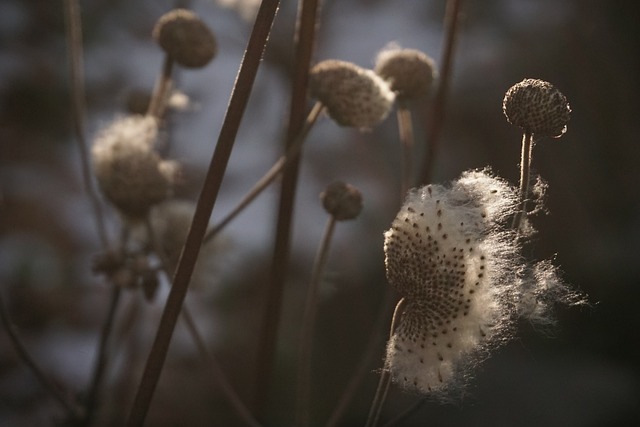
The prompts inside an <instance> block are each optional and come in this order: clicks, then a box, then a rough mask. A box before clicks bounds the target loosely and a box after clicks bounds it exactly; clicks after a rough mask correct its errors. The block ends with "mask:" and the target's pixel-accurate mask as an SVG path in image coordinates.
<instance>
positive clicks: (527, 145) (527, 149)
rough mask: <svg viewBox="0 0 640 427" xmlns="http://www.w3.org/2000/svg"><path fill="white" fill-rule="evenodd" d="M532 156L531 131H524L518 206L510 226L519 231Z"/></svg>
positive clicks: (524, 209) (529, 177) (524, 207)
mask: <svg viewBox="0 0 640 427" xmlns="http://www.w3.org/2000/svg"><path fill="white" fill-rule="evenodd" d="M532 156H533V133H531V132H528V131H526V132H524V134H523V135H522V151H521V153H520V192H519V195H520V202H519V204H520V206H518V212H517V213H516V215H515V217H514V218H513V224H512V225H511V227H512V228H513V229H514V230H516V231H519V230H520V227H522V219H523V218H524V215H526V210H527V199H528V197H529V185H530V180H531V158H532Z"/></svg>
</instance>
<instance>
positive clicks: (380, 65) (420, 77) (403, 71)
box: [374, 48, 437, 99]
mask: <svg viewBox="0 0 640 427" xmlns="http://www.w3.org/2000/svg"><path fill="white" fill-rule="evenodd" d="M374 70H375V72H376V73H377V74H378V75H379V76H380V77H382V78H383V79H384V80H386V81H387V82H388V83H389V85H390V86H391V90H393V91H394V92H395V93H396V94H397V95H398V97H399V98H406V99H410V98H419V97H421V96H424V95H425V94H427V93H428V92H429V90H430V89H431V86H432V85H433V81H434V80H435V78H436V75H437V72H436V68H435V65H434V61H433V59H431V58H430V57H429V56H428V55H426V54H425V53H423V52H421V51H419V50H416V49H397V48H393V49H385V50H383V51H382V52H380V53H379V54H378V57H377V58H376V65H375V68H374Z"/></svg>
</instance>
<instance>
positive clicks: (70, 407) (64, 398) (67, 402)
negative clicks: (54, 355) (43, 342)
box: [0, 292, 82, 420]
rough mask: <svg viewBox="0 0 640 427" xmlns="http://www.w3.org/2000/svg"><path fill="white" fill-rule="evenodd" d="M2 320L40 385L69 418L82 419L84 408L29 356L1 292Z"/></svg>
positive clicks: (21, 356) (16, 349) (0, 312)
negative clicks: (10, 317)
mask: <svg viewBox="0 0 640 427" xmlns="http://www.w3.org/2000/svg"><path fill="white" fill-rule="evenodd" d="M0 319H1V320H2V324H3V326H4V328H5V330H6V331H7V335H9V339H10V340H11V344H12V345H13V348H14V350H15V351H16V353H18V356H19V357H20V359H22V361H23V362H24V364H25V365H26V366H27V367H28V368H29V370H30V371H31V372H32V373H33V375H34V376H35V377H36V379H37V380H38V381H39V382H40V384H41V385H42V386H43V387H44V388H45V390H47V391H48V392H49V394H50V395H51V397H53V398H54V399H55V400H56V401H57V402H58V403H59V404H60V405H61V406H62V407H63V408H64V409H65V410H66V411H67V413H68V415H69V417H70V418H72V419H73V420H79V419H81V418H82V408H81V407H80V406H79V405H78V403H77V402H75V401H74V400H72V399H71V398H70V397H69V394H68V393H66V392H64V391H62V390H60V388H59V387H58V385H57V384H56V383H55V382H54V381H53V380H52V379H51V378H50V377H49V376H48V375H47V374H45V372H44V371H43V370H42V368H40V366H39V365H38V363H37V362H36V361H35V359H34V358H33V357H31V355H30V354H29V351H28V350H27V348H26V347H25V345H24V344H23V343H22V340H21V339H20V337H19V335H18V332H17V331H16V329H15V327H14V326H13V323H11V320H10V319H9V313H8V312H7V309H6V307H5V304H4V300H3V298H2V293H1V292H0Z"/></svg>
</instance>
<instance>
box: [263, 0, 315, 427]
mask: <svg viewBox="0 0 640 427" xmlns="http://www.w3.org/2000/svg"><path fill="white" fill-rule="evenodd" d="M319 5H320V1H319V0H299V4H298V18H297V25H296V34H295V42H296V46H295V68H294V73H293V81H292V93H291V105H290V110H289V127H288V130H287V146H290V145H292V144H293V141H294V139H295V137H296V135H298V134H299V133H300V129H301V128H302V126H303V123H304V111H306V108H305V106H306V104H307V86H308V81H309V69H310V66H311V56H312V54H313V49H314V42H315V33H316V28H317V26H318V19H317V17H318V15H319ZM299 162H300V156H295V158H294V159H292V160H291V163H290V164H289V166H288V167H287V168H286V169H285V170H284V172H283V176H282V184H281V189H280V202H279V205H278V220H277V224H276V235H275V236H276V237H275V241H274V247H273V256H272V259H271V270H270V273H269V280H268V285H267V286H268V289H267V301H266V304H265V309H264V310H265V311H264V320H263V322H262V330H261V334H260V341H259V343H258V356H257V357H258V359H257V362H256V380H255V387H256V388H255V406H256V411H257V414H258V417H259V419H260V418H264V416H265V411H266V408H267V402H268V399H269V391H270V390H269V387H270V382H271V372H272V367H273V360H274V356H275V349H276V341H277V338H278V325H279V323H280V312H281V305H282V293H283V289H284V281H285V277H286V272H287V265H288V263H289V250H290V238H291V223H292V218H293V204H294V200H295V194H296V188H297V181H298V168H299Z"/></svg>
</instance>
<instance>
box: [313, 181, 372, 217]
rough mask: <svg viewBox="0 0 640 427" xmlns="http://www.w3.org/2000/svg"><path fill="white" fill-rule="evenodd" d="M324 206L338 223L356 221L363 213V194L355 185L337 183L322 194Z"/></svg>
mask: <svg viewBox="0 0 640 427" xmlns="http://www.w3.org/2000/svg"><path fill="white" fill-rule="evenodd" d="M320 200H322V206H324V209H325V210H326V211H327V212H328V213H329V214H331V215H333V216H334V217H335V219H337V220H338V221H344V220H348V219H354V218H356V217H357V216H358V215H360V211H362V194H360V191H358V189H357V188H355V187H354V186H353V185H350V184H345V183H344V182H342V181H336V182H333V183H331V184H329V185H328V186H327V188H326V189H325V190H324V191H323V192H322V194H320Z"/></svg>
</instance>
